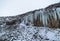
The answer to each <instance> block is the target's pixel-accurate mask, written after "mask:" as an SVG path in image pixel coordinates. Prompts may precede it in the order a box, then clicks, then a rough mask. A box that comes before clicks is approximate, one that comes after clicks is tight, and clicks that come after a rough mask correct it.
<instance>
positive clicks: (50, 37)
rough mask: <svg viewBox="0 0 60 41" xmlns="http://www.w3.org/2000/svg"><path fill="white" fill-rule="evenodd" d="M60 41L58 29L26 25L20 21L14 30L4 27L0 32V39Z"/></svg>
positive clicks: (12, 40) (3, 40) (1, 40)
mask: <svg viewBox="0 0 60 41" xmlns="http://www.w3.org/2000/svg"><path fill="white" fill-rule="evenodd" d="M54 40H55V41H60V29H50V28H48V27H35V26H26V25H25V24H23V23H21V24H19V25H18V26H17V28H16V29H14V30H6V28H4V29H3V30H2V31H1V32H0V41H54Z"/></svg>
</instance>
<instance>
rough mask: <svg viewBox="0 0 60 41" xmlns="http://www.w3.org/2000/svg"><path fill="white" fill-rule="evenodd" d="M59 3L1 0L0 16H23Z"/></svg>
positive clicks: (50, 0)
mask: <svg viewBox="0 0 60 41" xmlns="http://www.w3.org/2000/svg"><path fill="white" fill-rule="evenodd" d="M57 2H60V0H0V16H14V15H18V14H23V13H25V12H28V11H31V10H35V9H40V8H45V7H47V6H48V5H50V4H54V3H57Z"/></svg>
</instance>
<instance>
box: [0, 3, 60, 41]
mask: <svg viewBox="0 0 60 41" xmlns="http://www.w3.org/2000/svg"><path fill="white" fill-rule="evenodd" d="M59 4H60V3H56V4H53V5H50V6H48V7H46V8H44V9H39V10H34V11H30V12H27V13H25V14H22V15H17V16H7V17H0V41H60V5H59Z"/></svg>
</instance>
